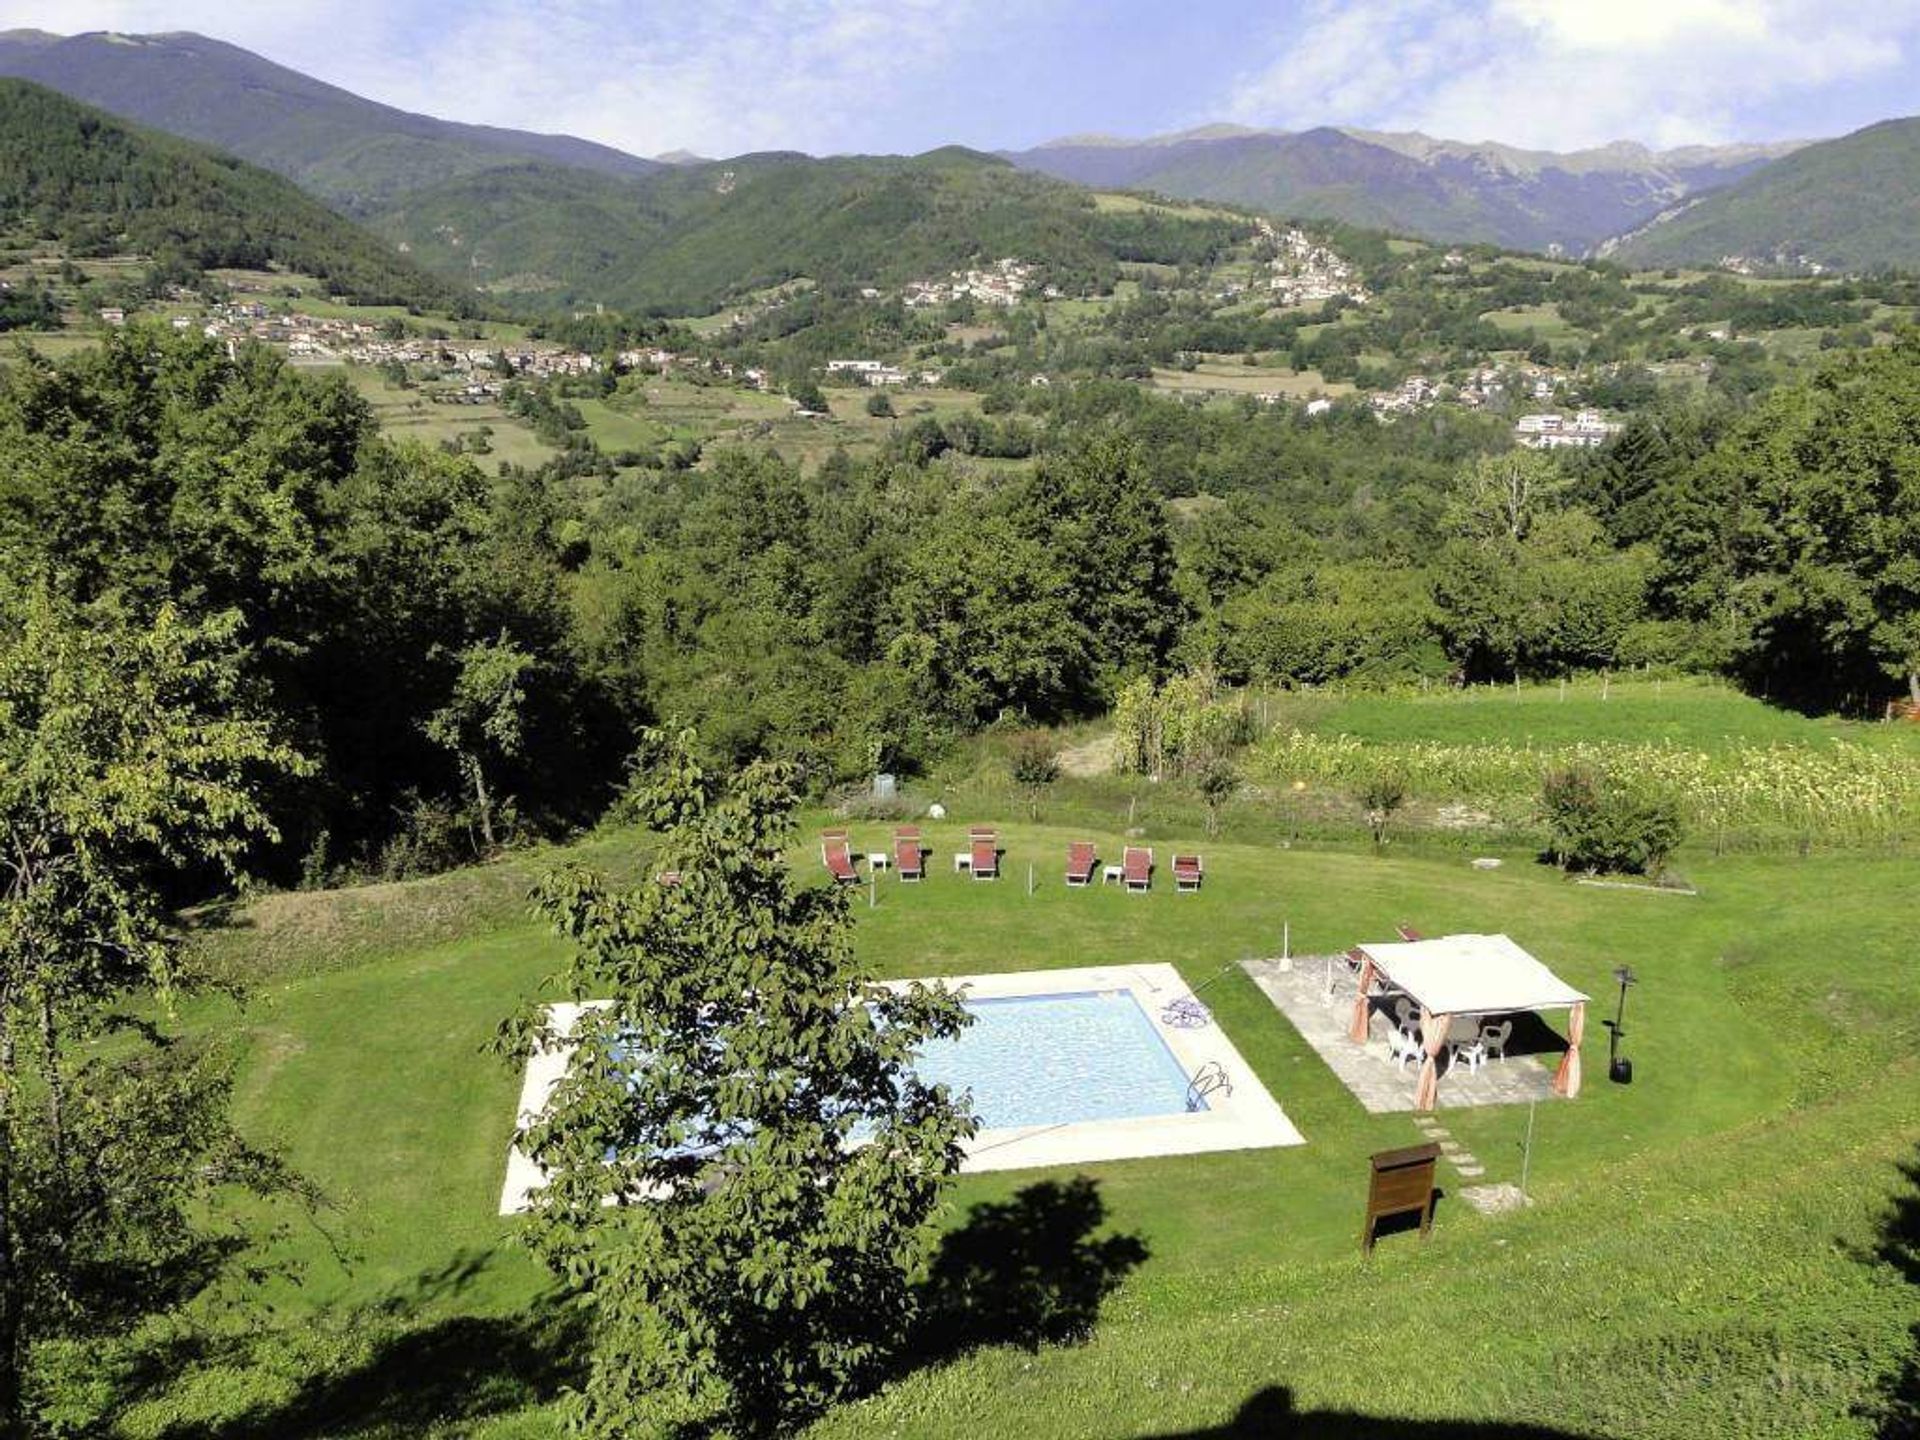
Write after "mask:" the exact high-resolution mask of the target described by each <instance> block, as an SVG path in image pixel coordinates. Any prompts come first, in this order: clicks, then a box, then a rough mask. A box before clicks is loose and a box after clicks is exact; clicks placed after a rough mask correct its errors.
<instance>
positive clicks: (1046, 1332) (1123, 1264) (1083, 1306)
mask: <svg viewBox="0 0 1920 1440" xmlns="http://www.w3.org/2000/svg"><path fill="white" fill-rule="evenodd" d="M1106 1218H1107V1204H1106V1201H1104V1200H1102V1199H1101V1198H1100V1187H1099V1185H1098V1184H1096V1183H1095V1182H1094V1181H1093V1180H1091V1179H1089V1178H1087V1177H1086V1176H1084V1175H1081V1176H1076V1177H1075V1178H1074V1179H1072V1180H1069V1181H1067V1182H1066V1183H1065V1184H1061V1183H1060V1182H1059V1181H1056V1180H1042V1181H1040V1182H1039V1183H1037V1184H1034V1185H1029V1186H1027V1187H1026V1188H1025V1189H1023V1190H1020V1191H1019V1192H1018V1193H1016V1194H1015V1195H1014V1196H1013V1198H1012V1199H1011V1200H1004V1201H987V1202H984V1203H982V1204H979V1205H975V1206H974V1207H973V1209H972V1210H971V1211H970V1212H968V1216H967V1222H966V1224H964V1225H962V1226H961V1227H960V1228H959V1229H957V1230H953V1231H950V1232H948V1234H947V1235H946V1236H945V1237H944V1238H943V1239H942V1240H941V1242H940V1249H939V1252H938V1253H937V1254H936V1255H935V1256H934V1260H933V1264H932V1266H931V1267H930V1269H929V1272H928V1275H927V1278H926V1280H925V1281H924V1282H923V1283H922V1285H921V1287H920V1313H921V1325H920V1330H919V1333H918V1334H917V1335H916V1336H915V1339H914V1343H913V1344H912V1345H911V1346H909V1347H908V1352H909V1353H908V1363H909V1365H910V1366H911V1365H916V1364H917V1365H925V1364H930V1363H934V1362H937V1361H940V1360H944V1359H947V1358H948V1357H950V1356H953V1355H956V1354H958V1353H960V1352H961V1351H964V1350H970V1349H972V1348H974V1347H975V1346H980V1345H1023V1346H1025V1347H1027V1348H1028V1349H1030V1350H1031V1349H1038V1348H1039V1347H1040V1346H1041V1345H1049V1344H1063V1343H1071V1342H1074V1341H1079V1340H1084V1339H1086V1338H1087V1336H1088V1335H1089V1334H1091V1333H1092V1330H1093V1323H1094V1321H1095V1320H1096V1319H1097V1318H1098V1316H1099V1313H1100V1306H1101V1304H1102V1302H1104V1301H1105V1300H1106V1298H1107V1297H1108V1296H1109V1295H1110V1294H1112V1293H1113V1291H1114V1288H1115V1287H1116V1286H1118V1285H1119V1283H1120V1282H1121V1281H1122V1280H1123V1279H1124V1278H1126V1276H1127V1274H1128V1273H1129V1272H1130V1271H1133V1270H1135V1269H1137V1268H1139V1266H1140V1265H1141V1264H1142V1263H1144V1262H1145V1260H1146V1258H1147V1247H1146V1243H1145V1242H1144V1241H1143V1240H1141V1239H1140V1237H1139V1236H1137V1235H1104V1236H1103V1235H1099V1234H1098V1231H1099V1230H1100V1227H1101V1226H1102V1225H1103V1224H1105V1223H1106Z"/></svg>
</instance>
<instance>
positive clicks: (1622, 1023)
mask: <svg viewBox="0 0 1920 1440" xmlns="http://www.w3.org/2000/svg"><path fill="white" fill-rule="evenodd" d="M1613 978H1614V979H1615V980H1617V981H1618V982H1619V983H1620V1004H1619V1006H1618V1007H1617V1008H1616V1009H1615V1010H1614V1012H1613V1019H1611V1020H1608V1021H1606V1022H1605V1024H1606V1027H1607V1032H1608V1034H1607V1078H1608V1079H1609V1080H1611V1081H1613V1083H1614V1084H1616V1085H1631V1084H1632V1083H1633V1061H1631V1060H1629V1059H1628V1058H1627V1057H1626V1056H1624V1055H1622V1054H1621V1053H1620V1037H1621V1036H1622V1035H1624V1034H1626V1033H1627V1030H1626V1018H1627V987H1628V986H1629V985H1631V984H1633V983H1634V981H1635V980H1636V979H1638V978H1639V977H1638V976H1636V975H1635V974H1634V973H1633V967H1632V966H1630V965H1622V966H1621V967H1620V968H1619V969H1617V970H1615V971H1614V972H1613Z"/></svg>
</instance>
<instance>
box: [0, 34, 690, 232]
mask: <svg viewBox="0 0 1920 1440" xmlns="http://www.w3.org/2000/svg"><path fill="white" fill-rule="evenodd" d="M0 75H11V76H15V77H17V78H19V79H24V80H32V81H34V82H36V83H38V84H41V85H45V86H47V87H48V88H49V89H53V90H58V91H60V92H61V93H62V94H64V95H68V96H70V97H71V98H73V99H76V100H79V101H81V102H83V103H85V104H88V105H92V106H95V107H96V108H98V109H101V110H105V111H107V112H109V113H110V114H114V115H117V116H119V117H120V118H122V119H125V120H131V121H133V122H134V123H135V124H138V125H144V126H146V127H148V128H150V129H154V130H164V131H166V132H168V133H169V134H173V135H178V136H180V137H182V138H183V139H187V140H196V141H199V142H200V143H202V144H206V145H212V146H214V147H215V148H217V149H221V150H225V151H228V152H230V153H232V154H234V155H237V156H239V157H240V158H241V159H243V160H247V161H250V162H251V163H253V164H256V165H259V166H261V167H262V168H264V169H268V170H273V171H275V172H277V173H279V174H281V175H285V176H286V177H287V178H288V179H290V180H293V181H294V182H295V183H297V184H299V185H301V186H302V187H303V188H305V189H308V190H310V191H312V192H313V193H314V194H317V195H319V196H320V197H321V198H322V199H324V200H326V201H328V202H329V203H330V204H333V205H336V206H338V207H340V208H342V209H344V210H346V211H348V212H349V213H360V214H364V213H370V212H371V211H373V210H376V209H378V208H380V207H381V206H382V205H384V204H386V203H388V202H389V201H391V200H392V199H393V198H394V197H395V196H397V195H400V194H405V193H407V192H409V191H412V190H416V189H418V188H420V187H421V186H422V185H424V184H433V183H439V182H440V181H442V180H444V179H446V178H448V177H449V176H451V175H455V174H469V173H472V172H474V171H476V170H482V169H486V168H488V167H489V166H491V165H495V164H503V163H513V162H515V161H526V160H537V161H546V162H549V163H560V164H567V165H573V166H576V167H578V168H581V169H587V170H598V171H601V172H603V173H607V174H620V175H627V176H636V177H637V176H640V175H645V174H650V173H652V172H653V171H655V170H657V169H659V168H661V167H660V165H659V163H658V162H656V161H653V160H648V159H645V158H643V157H641V156H638V155H629V154H627V153H626V152H625V151H622V150H616V149H614V148H613V147H611V146H606V145H600V144H597V143H596V142H594V141H590V140H581V139H578V138H576V137H574V136H570V135H541V134H536V133H533V132H530V131H521V130H506V129H501V128H499V127H495V126H487V125H469V124H464V123H462V122H459V121H453V120H441V119H438V118H436V117H434V116H431V115H423V114H419V113H417V112H414V111H409V110H401V109H399V108H397V107H395V106H391V105H384V104H382V103H380V102H379V101H376V100H369V99H366V98H365V97H364V96H360V95H356V94H354V93H353V92H352V91H349V90H344V89H342V88H341V87H339V86H337V85H330V84H328V83H327V82H326V81H323V80H317V79H315V78H313V77H312V76H310V75H306V74H303V73H302V72H300V71H298V70H293V69H290V68H288V67H287V66H284V65H280V64H277V63H276V62H274V61H271V60H268V59H266V58H264V57H263V56H260V55H256V54H254V53H253V52H252V51H249V50H245V49H242V48H241V47H239V46H237V45H232V44H229V43H228V42H226V41H224V40H216V39H212V38H210V37H208V36H204V35H200V34H197V33H196V32H193V31H172V32H168V33H166V34H156V35H118V34H116V33H115V32H111V31H90V32H86V33H83V34H80V35H71V36H49V35H48V33H47V32H45V31H28V32H24V34H23V33H22V32H19V31H9V32H5V33H0Z"/></svg>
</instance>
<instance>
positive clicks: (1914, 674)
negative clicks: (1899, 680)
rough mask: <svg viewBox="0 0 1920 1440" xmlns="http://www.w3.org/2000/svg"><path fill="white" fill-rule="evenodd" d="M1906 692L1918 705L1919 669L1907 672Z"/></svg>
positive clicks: (1919, 692) (1919, 688) (1919, 691)
mask: <svg viewBox="0 0 1920 1440" xmlns="http://www.w3.org/2000/svg"><path fill="white" fill-rule="evenodd" d="M1907 694H1909V695H1911V696H1912V697H1913V703H1914V704H1916V705H1920V670H1909V671H1908V672H1907Z"/></svg>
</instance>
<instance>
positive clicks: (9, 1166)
mask: <svg viewBox="0 0 1920 1440" xmlns="http://www.w3.org/2000/svg"><path fill="white" fill-rule="evenodd" d="M8 1004H9V999H8V997H7V996H6V995H4V994H0V1440H15V1437H17V1436H23V1435H25V1434H26V1410H25V1397H24V1396H22V1395H21V1393H20V1382H21V1364H20V1361H21V1348H22V1346H21V1342H22V1338H23V1337H22V1335H21V1330H22V1327H23V1323H24V1314H23V1312H24V1310H25V1302H26V1297H25V1295H24V1293H23V1286H22V1281H21V1278H20V1267H19V1262H18V1256H17V1249H16V1241H15V1238H14V1233H13V1095H14V1090H15V1081H16V1079H17V1078H18V1077H17V1076H16V1075H15V1073H14V1054H13V1030H12V1028H11V1026H10V1025H9V1023H8V1011H7V1006H8Z"/></svg>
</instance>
